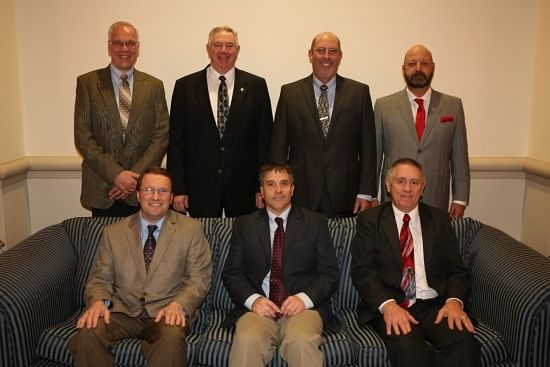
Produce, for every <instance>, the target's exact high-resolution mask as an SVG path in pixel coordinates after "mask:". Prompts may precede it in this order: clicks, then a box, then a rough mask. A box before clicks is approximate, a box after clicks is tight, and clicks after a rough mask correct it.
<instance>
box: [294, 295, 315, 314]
mask: <svg viewBox="0 0 550 367" xmlns="http://www.w3.org/2000/svg"><path fill="white" fill-rule="evenodd" d="M296 297H298V298H300V299H301V300H302V302H304V305H306V310H309V309H311V308H313V306H314V304H313V301H312V300H311V298H309V296H308V295H307V294H305V293H304V292H300V293H297V294H296Z"/></svg>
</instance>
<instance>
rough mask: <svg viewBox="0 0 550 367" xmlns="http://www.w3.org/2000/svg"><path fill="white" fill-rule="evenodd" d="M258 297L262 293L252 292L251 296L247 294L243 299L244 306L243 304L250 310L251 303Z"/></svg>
mask: <svg viewBox="0 0 550 367" xmlns="http://www.w3.org/2000/svg"><path fill="white" fill-rule="evenodd" d="M260 297H262V295H261V294H259V293H254V294H252V295H251V296H249V297H248V298H247V299H246V301H244V306H245V307H246V308H248V309H249V310H250V311H252V305H253V304H254V302H255V301H256V300H257V299H258V298H260Z"/></svg>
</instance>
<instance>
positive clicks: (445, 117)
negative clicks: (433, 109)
mask: <svg viewBox="0 0 550 367" xmlns="http://www.w3.org/2000/svg"><path fill="white" fill-rule="evenodd" d="M453 121H454V117H453V116H450V115H443V116H441V118H440V119H439V122H441V123H445V122H453Z"/></svg>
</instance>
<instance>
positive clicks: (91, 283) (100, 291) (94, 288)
mask: <svg viewBox="0 0 550 367" xmlns="http://www.w3.org/2000/svg"><path fill="white" fill-rule="evenodd" d="M111 245H112V244H111V238H110V237H109V234H108V230H105V231H103V235H102V237H101V242H100V244H99V248H98V250H97V254H96V258H95V262H94V264H93V266H92V270H91V272H90V276H89V277H88V281H87V282H86V287H85V290H84V303H85V304H86V306H87V307H90V306H91V305H92V304H93V303H94V302H96V301H100V300H105V299H107V300H111V299H112V296H113V291H114V290H113V284H114V279H115V276H114V263H113V253H112V251H111Z"/></svg>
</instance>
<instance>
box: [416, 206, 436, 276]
mask: <svg viewBox="0 0 550 367" xmlns="http://www.w3.org/2000/svg"><path fill="white" fill-rule="evenodd" d="M418 210H419V211H418V212H419V216H420V225H421V227H422V244H423V246H422V247H423V250H424V269H426V272H427V271H428V264H430V260H431V257H432V252H433V246H434V228H433V222H432V220H431V218H430V213H429V212H428V210H426V207H425V206H424V205H423V204H422V203H419V204H418Z"/></svg>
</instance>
